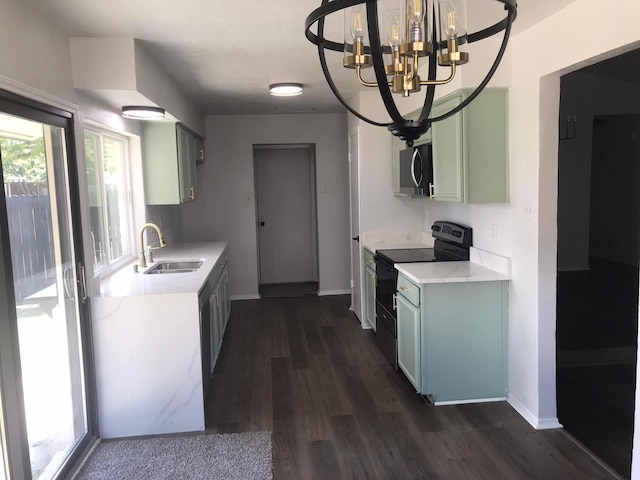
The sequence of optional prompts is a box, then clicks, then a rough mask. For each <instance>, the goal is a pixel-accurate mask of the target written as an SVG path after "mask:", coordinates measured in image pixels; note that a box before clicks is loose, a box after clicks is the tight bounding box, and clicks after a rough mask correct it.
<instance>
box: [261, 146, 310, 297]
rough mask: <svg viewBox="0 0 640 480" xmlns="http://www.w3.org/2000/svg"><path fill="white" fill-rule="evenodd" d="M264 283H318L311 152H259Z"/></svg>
mask: <svg viewBox="0 0 640 480" xmlns="http://www.w3.org/2000/svg"><path fill="white" fill-rule="evenodd" d="M255 175H256V190H257V206H258V212H257V213H258V241H259V256H260V276H259V283H260V284H261V285H266V284H279V283H295V282H313V281H317V278H316V276H315V274H314V273H315V259H316V258H317V254H316V252H315V248H314V246H315V244H316V242H315V239H314V233H313V232H314V229H313V222H314V221H315V215H314V212H313V208H314V202H313V195H314V193H315V188H314V176H313V162H312V159H311V155H310V151H309V149H308V148H306V147H305V148H282V149H280V148H277V149H272V148H269V149H256V151H255Z"/></svg>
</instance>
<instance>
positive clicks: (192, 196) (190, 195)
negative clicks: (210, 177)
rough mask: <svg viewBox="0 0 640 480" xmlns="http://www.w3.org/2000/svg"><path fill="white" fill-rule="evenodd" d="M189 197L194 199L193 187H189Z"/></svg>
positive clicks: (194, 191) (194, 190)
mask: <svg viewBox="0 0 640 480" xmlns="http://www.w3.org/2000/svg"><path fill="white" fill-rule="evenodd" d="M189 198H191V200H195V199H196V189H195V187H191V188H190V189H189Z"/></svg>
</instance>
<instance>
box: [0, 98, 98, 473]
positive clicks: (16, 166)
mask: <svg viewBox="0 0 640 480" xmlns="http://www.w3.org/2000/svg"><path fill="white" fill-rule="evenodd" d="M1 97H2V95H0V164H1V166H2V170H1V171H2V179H3V186H4V192H3V195H2V199H1V201H0V210H1V211H0V231H1V233H2V237H3V244H4V243H6V244H8V252H7V249H6V248H4V245H3V255H4V263H5V264H4V271H3V273H4V278H5V284H6V285H5V288H6V296H7V299H8V309H7V312H6V318H1V319H0V321H1V322H3V323H4V328H5V331H8V332H10V335H9V338H3V339H2V340H0V342H2V343H0V351H1V350H2V348H3V347H7V348H10V349H11V350H12V352H13V355H12V358H11V359H10V363H11V365H10V368H7V367H6V365H5V364H4V362H3V363H2V373H3V382H2V383H3V385H7V381H6V377H7V376H11V377H13V378H12V380H13V382H12V383H13V385H14V386H15V391H13V392H10V391H9V390H8V389H4V390H3V393H5V397H8V396H9V395H11V397H12V398H7V399H6V401H5V402H3V404H4V405H5V407H6V408H5V409H4V412H3V413H4V415H3V418H4V420H5V423H6V427H7V428H6V435H5V438H6V444H7V449H8V453H9V455H8V457H9V461H10V466H11V469H10V478H11V473H12V472H13V470H14V469H16V468H18V469H26V468H25V466H26V465H28V470H29V471H28V472H26V473H25V472H21V473H18V474H16V475H15V476H16V478H19V477H20V476H22V475H24V476H26V478H29V477H28V474H29V473H30V475H31V478H32V479H34V480H36V479H42V480H49V479H54V478H59V477H61V476H62V475H63V474H64V473H66V469H67V466H68V464H69V462H70V460H73V459H74V457H75V456H76V455H77V454H78V451H79V449H81V448H82V447H83V446H85V444H86V443H87V442H88V441H89V439H90V438H91V434H92V422H91V418H92V417H91V414H92V412H91V411H90V409H89V405H91V402H89V401H88V396H87V394H88V388H89V389H90V386H91V382H88V381H87V372H88V367H87V366H88V365H90V361H89V358H88V352H89V351H90V350H89V349H88V348H87V347H88V339H89V338H90V337H89V332H88V326H89V324H88V315H87V312H88V308H87V307H88V305H87V302H86V295H85V287H84V267H83V265H82V249H81V234H80V222H79V218H78V192H77V184H76V171H77V170H76V169H75V162H73V150H74V148H73V136H72V132H73V130H72V126H73V125H72V119H71V117H70V115H68V114H66V113H65V112H57V111H52V110H51V109H48V108H38V107H37V106H34V105H30V104H29V103H28V102H26V103H23V102H20V101H19V100H17V101H16V100H15V99H11V100H7V99H2V98H1ZM7 270H9V272H10V274H9V272H8V271H7ZM9 343H10V345H8V344H9ZM89 393H90V392H89ZM10 410H14V411H10ZM16 456H20V457H22V461H21V462H17V461H15V459H14V457H16ZM27 459H28V461H27ZM18 463H20V465H22V467H18V466H16V465H17V464H18ZM1 478H2V477H0V479H1Z"/></svg>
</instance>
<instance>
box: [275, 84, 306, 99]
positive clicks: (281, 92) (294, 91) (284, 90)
mask: <svg viewBox="0 0 640 480" xmlns="http://www.w3.org/2000/svg"><path fill="white" fill-rule="evenodd" d="M269 93H270V94H271V95H273V96H276V97H293V96H295V95H302V85H301V84H300V83H274V84H273V85H269Z"/></svg>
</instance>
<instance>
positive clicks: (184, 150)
mask: <svg viewBox="0 0 640 480" xmlns="http://www.w3.org/2000/svg"><path fill="white" fill-rule="evenodd" d="M142 157H143V171H144V194H145V202H146V204H147V205H177V204H180V203H185V202H190V201H192V200H195V198H196V187H197V184H196V163H203V162H204V141H203V139H202V137H200V136H199V135H197V134H196V133H195V132H193V131H191V130H190V129H188V128H187V127H186V126H184V125H183V124H181V123H175V124H173V123H159V122H158V123H152V122H146V123H144V124H143V126H142Z"/></svg>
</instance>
